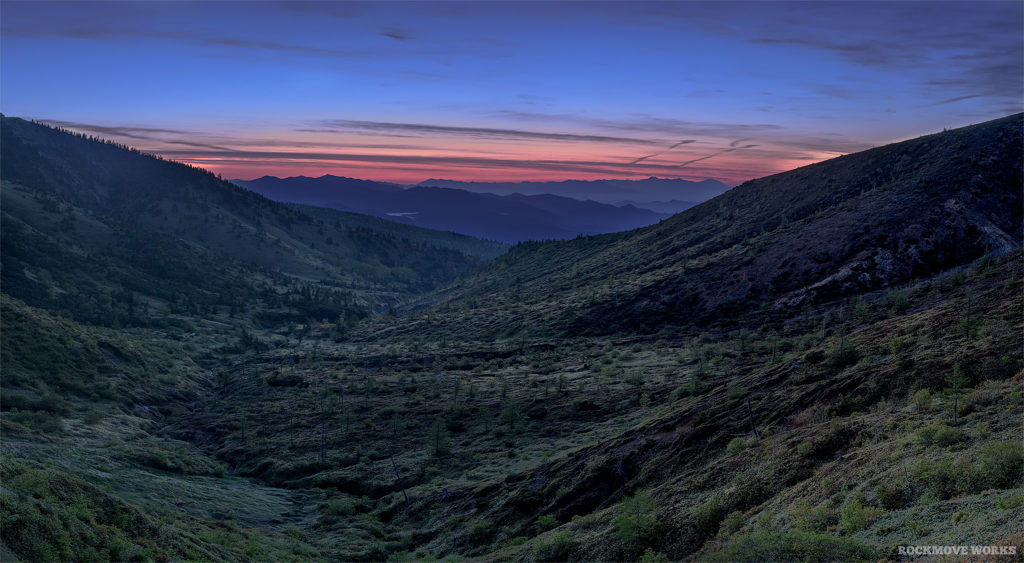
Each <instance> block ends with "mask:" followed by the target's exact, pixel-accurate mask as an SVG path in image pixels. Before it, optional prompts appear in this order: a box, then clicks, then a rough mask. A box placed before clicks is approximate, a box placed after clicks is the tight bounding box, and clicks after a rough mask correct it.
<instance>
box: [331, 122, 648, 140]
mask: <svg viewBox="0 0 1024 563" xmlns="http://www.w3.org/2000/svg"><path fill="white" fill-rule="evenodd" d="M320 126H321V128H322V129H321V130H322V131H324V132H331V131H352V130H363V131H372V132H374V133H377V134H381V135H396V136H404V135H444V136H453V137H475V138H488V139H523V140H547V141H573V142H590V143H632V144H640V145H653V144H658V143H660V142H661V141H658V140H652V139H643V138H637V137H617V136H606V135H587V134H575V133H551V132H545V131H528V130H522V129H497V128H490V127H456V126H450V125H435V124H426V123H390V122H384V121H356V120H343V119H339V120H324V121H322V122H321V123H320Z"/></svg>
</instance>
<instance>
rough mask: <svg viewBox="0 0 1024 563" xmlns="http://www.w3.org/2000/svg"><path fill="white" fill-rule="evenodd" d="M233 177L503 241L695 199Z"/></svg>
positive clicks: (274, 193)
mask: <svg viewBox="0 0 1024 563" xmlns="http://www.w3.org/2000/svg"><path fill="white" fill-rule="evenodd" d="M232 182H234V183H235V184H237V185H239V186H242V187H244V188H247V189H250V190H252V191H255V192H257V193H259V194H261V195H263V196H265V197H267V198H270V199H273V200H276V201H280V202H285V203H301V204H306V205H315V206H319V207H328V208H331V209H337V210H342V211H350V212H355V213H363V214H366V215H373V216H376V217H382V218H386V219H390V220H392V221H399V222H403V223H407V224H410V225H417V226H420V227H427V228H431V229H440V230H447V231H453V232H456V233H462V234H466V235H471V236H475V237H481V238H485V239H490V240H495V241H501V242H520V241H524V240H547V239H568V238H573V237H575V236H578V235H593V234H599V233H610V232H617V231H625V230H630V229H635V228H638V227H645V226H647V225H651V224H654V223H657V222H658V221H660V220H662V219H664V218H666V217H668V216H669V215H671V213H672V212H674V209H673V208H672V204H676V205H677V206H679V207H680V208H686V207H689V206H692V205H693V203H689V202H671V203H669V204H663V205H664V207H663V208H664V209H667V210H670V211H662V212H656V211H651V210H649V209H641V208H640V207H638V206H635V205H631V204H625V205H612V204H609V203H600V202H596V201H580V200H578V199H573V198H570V197H565V196H561V195H553V194H550V193H541V194H522V193H510V194H505V195H496V194H491V193H474V192H473V191H469V190H464V189H458V188H451V187H445V186H430V185H421V186H414V187H410V188H406V187H403V186H399V185H397V184H388V183H383V182H373V181H369V180H358V179H354V178H345V177H341V176H331V175H325V176H321V177H319V178H309V177H306V176H298V177H292V178H277V177H274V176H264V177H262V178H257V179H255V180H249V181H246V180H232ZM425 184H426V183H425ZM719 185H721V184H719ZM622 193H626V192H622Z"/></svg>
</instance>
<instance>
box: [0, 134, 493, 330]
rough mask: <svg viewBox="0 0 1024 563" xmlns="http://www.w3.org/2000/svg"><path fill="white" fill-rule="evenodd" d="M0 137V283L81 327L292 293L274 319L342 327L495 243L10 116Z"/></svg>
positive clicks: (472, 262) (269, 305)
mask: <svg viewBox="0 0 1024 563" xmlns="http://www.w3.org/2000/svg"><path fill="white" fill-rule="evenodd" d="M2 134H3V139H2V142H3V150H4V153H3V163H2V170H0V174H2V176H3V182H4V183H3V225H4V237H3V260H4V266H5V267H4V269H3V284H4V291H5V292H6V293H8V294H9V295H12V296H15V297H19V298H21V299H24V300H26V301H27V302H29V303H30V304H33V305H38V306H44V307H48V308H54V309H58V310H63V311H66V312H69V313H71V314H73V315H75V318H78V319H80V320H84V321H87V322H91V323H101V324H107V325H111V324H113V323H115V322H116V323H118V324H125V323H127V324H140V323H141V324H148V323H150V322H151V321H152V320H153V319H154V315H156V316H162V315H158V314H157V312H158V311H163V312H164V313H168V314H170V315H174V314H176V313H178V312H189V313H191V314H195V313H197V312H200V311H202V312H204V313H206V312H209V313H210V314H214V313H216V312H217V311H218V310H224V309H230V311H231V314H232V315H233V316H234V315H236V314H242V311H243V310H247V309H250V308H251V306H252V305H253V304H255V303H256V302H257V301H262V303H263V311H262V312H261V314H264V315H265V314H267V313H268V311H267V310H278V309H288V308H293V307H292V306H293V305H296V304H297V302H298V301H305V302H307V303H308V304H309V306H305V305H303V306H300V309H302V311H299V312H296V313H295V314H291V313H288V314H285V315H284V316H282V317H281V318H293V320H299V321H304V320H306V319H308V318H313V319H317V320H320V319H322V318H328V319H330V320H331V321H334V320H336V319H337V318H338V315H339V314H343V315H345V316H347V317H348V318H349V319H350V320H352V321H354V320H356V319H358V318H359V317H362V316H365V315H366V314H367V311H368V310H369V308H370V307H371V306H387V305H389V304H394V303H398V302H401V301H402V300H404V299H407V298H408V296H409V295H411V294H413V293H418V292H423V291H426V290H428V289H431V288H433V287H436V286H437V285H439V284H443V283H446V282H448V281H451V280H453V279H455V278H456V277H457V276H460V275H465V274H467V273H469V272H470V271H471V270H473V269H474V268H475V267H476V266H477V265H478V264H479V263H480V261H481V260H480V258H479V256H488V257H490V256H493V255H495V254H497V253H499V252H500V251H501V250H502V247H501V245H497V244H494V243H489V242H485V241H476V242H473V241H472V239H469V238H468V237H460V236H457V235H452V234H448V233H437V232H434V231H427V230H424V229H416V228H414V227H403V226H399V225H389V224H388V223H386V222H383V221H377V220H373V219H370V218H363V217H358V216H355V215H352V214H344V213H338V212H333V211H330V210H317V211H314V212H311V213H307V212H306V211H305V210H303V209H300V208H297V207H290V206H286V205H282V204H279V203H276V202H272V201H270V200H267V199H265V198H263V197H261V196H259V195H257V194H254V193H252V192H249V191H246V190H244V189H241V188H239V187H237V186H234V185H232V184H230V183H228V182H224V181H222V180H220V179H218V178H216V177H215V176H213V175H211V174H209V173H208V172H205V171H202V170H198V169H195V168H191V167H188V166H185V165H182V164H178V163H173V162H167V161H163V160H160V159H158V158H155V157H152V156H148V155H144V154H140V153H138V152H136V151H134V150H131V149H128V148H127V147H120V146H117V145H113V144H110V143H104V142H99V141H97V140H92V139H89V138H85V137H82V136H78V135H74V134H69V133H65V132H62V131H59V130H55V129H52V128H49V127H45V126H42V125H38V124H34V123H30V122H27V121H23V120H20V119H15V118H7V117H4V118H3V126H2ZM463 251H465V253H464V252H463ZM287 293H293V294H294V295H293V296H285V297H284V298H283V299H282V296H283V295H285V294H287ZM288 301H294V302H296V303H291V304H289V303H288ZM313 303H319V305H315V304H313ZM218 308H219V309H218ZM257 308H258V307H257ZM243 316H245V315H243Z"/></svg>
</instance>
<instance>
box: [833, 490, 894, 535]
mask: <svg viewBox="0 0 1024 563" xmlns="http://www.w3.org/2000/svg"><path fill="white" fill-rule="evenodd" d="M882 514H885V511H884V510H882V509H881V508H875V507H871V506H864V504H863V503H862V502H861V501H860V499H858V498H854V499H851V500H849V501H847V502H846V504H844V505H843V507H842V508H841V509H839V529H840V530H844V531H847V532H856V531H858V530H863V529H864V528H867V527H868V526H870V525H871V524H872V523H874V521H875V520H877V519H878V517H879V516H881V515H882Z"/></svg>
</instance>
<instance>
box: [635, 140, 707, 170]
mask: <svg viewBox="0 0 1024 563" xmlns="http://www.w3.org/2000/svg"><path fill="white" fill-rule="evenodd" d="M695 141H696V139H683V140H682V141H679V142H678V143H676V144H674V145H672V146H671V147H669V148H667V149H665V150H663V151H661V152H656V153H654V154H649V155H647V156H641V157H640V158H638V159H636V160H634V161H633V162H630V163H629V164H631V165H632V164H636V163H638V162H643V161H645V160H647V159H648V158H654V157H656V156H658V155H662V154H665V153H667V152H669V151H671V150H673V149H675V148H676V147H679V146H681V145H687V144H689V143H693V142H695Z"/></svg>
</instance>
